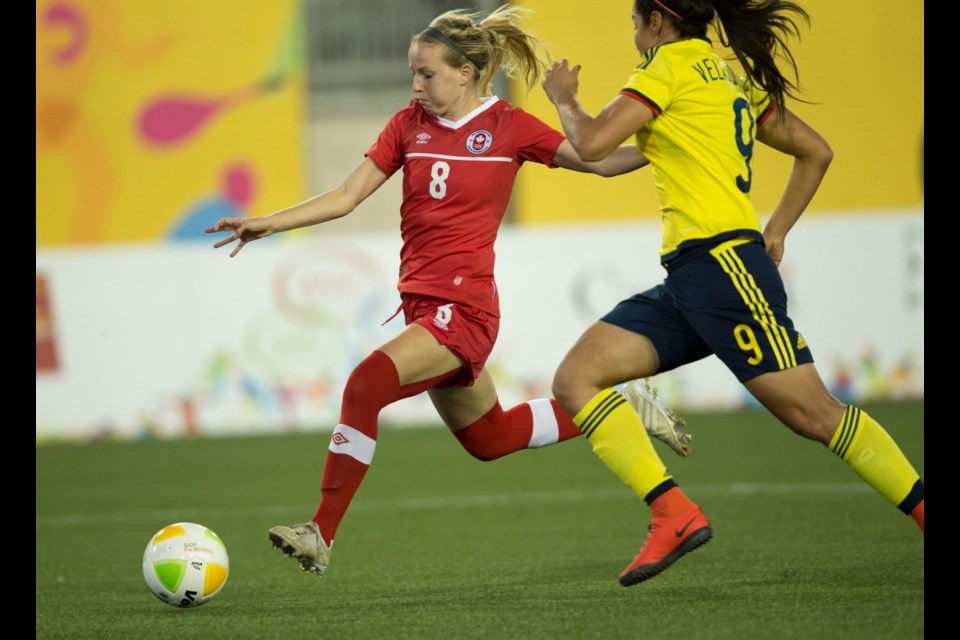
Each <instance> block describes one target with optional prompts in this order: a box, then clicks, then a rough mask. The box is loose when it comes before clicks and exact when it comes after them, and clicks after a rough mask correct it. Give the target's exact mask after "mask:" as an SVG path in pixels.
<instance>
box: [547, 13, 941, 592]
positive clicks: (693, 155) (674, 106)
mask: <svg viewBox="0 0 960 640" xmlns="http://www.w3.org/2000/svg"><path fill="white" fill-rule="evenodd" d="M715 18H716V19H717V20H718V22H719V26H720V27H722V33H723V36H722V39H723V41H724V44H728V45H729V46H730V48H731V49H732V50H733V52H734V53H735V55H736V57H737V59H738V60H739V62H740V64H741V65H742V67H743V69H744V70H745V76H743V77H741V76H739V75H738V74H737V73H735V72H734V71H733V69H731V68H730V67H729V66H728V65H727V64H726V63H725V62H724V61H723V60H722V59H721V58H720V57H718V56H717V55H716V54H715V53H714V50H713V45H712V43H711V41H710V40H709V39H708V38H707V27H708V25H710V24H711V23H713V21H714V19H715ZM797 18H799V19H802V20H807V19H808V15H807V13H806V12H805V11H804V10H803V9H802V8H800V7H799V6H797V5H796V4H794V3H793V2H787V1H785V0H713V1H712V2H711V1H710V0H633V23H634V41H635V44H636V47H637V50H638V51H639V52H640V54H641V55H642V61H641V63H640V65H639V66H637V67H636V69H634V71H633V73H632V74H631V75H630V77H629V78H628V80H627V83H626V85H625V86H624V87H623V88H622V89H621V91H620V92H619V94H618V95H617V96H616V97H615V98H613V100H611V101H610V102H609V103H608V104H607V105H606V106H605V107H604V108H603V109H602V110H601V111H600V113H599V114H597V115H596V116H592V115H590V114H589V113H587V112H586V111H585V110H584V108H583V107H582V105H581V104H580V102H579V100H578V98H577V89H578V84H579V79H578V78H579V72H580V67H579V66H571V65H570V63H569V62H568V61H567V60H565V59H564V60H561V61H560V62H556V63H554V64H553V65H552V67H551V68H550V69H549V71H548V73H547V75H546V79H545V80H544V82H543V88H544V90H545V91H546V93H547V95H548V97H549V98H550V100H551V102H553V104H554V106H555V107H556V109H557V111H558V113H559V116H560V120H561V123H562V125H563V130H564V133H565V134H566V135H567V139H568V140H569V141H570V143H571V144H572V145H573V147H574V149H576V151H577V152H578V153H579V154H580V156H581V158H583V159H584V160H585V161H597V160H601V159H603V158H605V157H606V156H607V155H609V154H610V153H612V152H613V151H614V150H615V149H616V148H617V146H618V145H620V143H622V142H623V141H625V140H627V139H628V138H630V137H631V136H633V137H635V139H636V144H637V146H638V147H639V149H640V150H641V151H642V152H643V154H644V156H646V157H647V158H648V159H649V160H650V164H651V167H652V169H653V173H654V181H655V184H656V188H657V192H658V194H659V198H660V210H661V215H662V220H663V222H662V235H663V242H662V246H661V249H660V257H661V263H662V265H663V267H664V268H665V270H666V274H667V275H666V278H665V279H664V281H663V283H662V284H660V285H658V286H656V287H654V288H652V289H649V290H647V291H644V292H642V293H638V294H637V295H635V296H633V297H631V298H628V299H627V300H624V301H622V302H621V303H619V304H618V305H617V306H616V307H615V308H614V309H613V310H612V311H610V312H609V313H608V314H607V315H605V316H604V317H603V318H601V319H600V320H599V321H598V322H596V323H594V324H593V325H592V326H591V327H589V328H588V329H587V330H586V331H585V332H584V334H583V335H582V336H581V337H580V339H579V340H578V341H577V343H576V344H575V345H574V346H573V347H572V348H571V350H570V352H569V353H568V354H567V355H566V357H565V358H564V360H563V362H562V363H561V364H560V367H559V368H558V370H557V372H556V375H555V378H554V383H553V391H554V394H555V396H556V398H557V400H559V402H560V404H561V405H562V406H563V407H564V408H565V409H566V410H567V411H568V412H569V413H570V415H572V416H574V422H575V423H576V424H577V425H578V426H579V427H580V429H581V431H583V433H584V435H585V436H586V437H587V438H588V440H589V441H590V443H591V445H592V446H593V449H594V451H595V453H596V454H597V455H598V456H599V457H600V459H601V460H602V461H603V462H604V463H605V464H606V465H607V466H608V467H609V468H610V469H611V470H612V471H613V472H614V473H615V474H616V475H617V476H619V477H620V479H621V480H623V481H624V482H625V483H626V484H627V485H628V486H630V487H631V488H632V489H633V490H634V491H635V492H636V493H637V494H638V495H639V496H640V497H641V498H643V499H644V500H645V501H646V503H647V504H648V505H649V506H650V508H651V511H652V521H651V525H650V527H649V531H648V533H647V537H646V540H645V542H644V544H643V546H642V547H641V549H640V552H639V553H638V555H637V556H636V558H635V559H634V560H633V562H631V563H630V564H629V565H628V566H627V567H626V568H625V569H624V570H623V572H622V573H621V575H620V583H621V584H623V585H624V586H629V585H633V584H637V583H639V582H642V581H644V580H647V579H649V578H652V577H653V576H656V575H658V574H659V573H660V572H662V571H663V570H664V569H666V568H667V567H669V566H670V565H671V564H672V563H673V562H674V561H676V560H677V559H678V558H680V557H681V556H683V555H684V554H686V553H688V552H690V551H692V550H693V549H696V548H697V547H699V546H701V545H703V544H704V543H706V542H707V541H709V540H710V538H711V537H712V536H713V532H712V529H711V527H710V522H709V520H708V519H707V518H706V516H705V515H704V514H703V512H702V511H701V510H700V507H699V506H698V505H696V504H695V503H694V502H692V501H691V500H690V499H689V498H688V497H687V496H686V495H685V494H684V493H683V491H682V490H681V489H680V487H679V486H678V485H677V483H676V482H675V481H674V480H673V478H672V477H671V476H670V474H669V473H668V472H667V470H666V468H665V467H664V465H663V463H662V462H661V461H660V459H659V457H658V456H657V454H656V452H655V450H654V449H653V447H652V446H651V443H650V440H649V437H648V436H647V434H646V433H645V431H644V428H643V425H642V424H641V423H640V421H639V419H638V417H637V414H636V413H635V412H634V411H632V410H631V409H630V407H629V405H628V404H627V402H626V400H625V398H624V397H623V396H622V395H621V394H620V393H619V392H618V391H616V390H615V389H614V387H615V385H617V384H619V383H622V382H624V381H627V380H631V379H634V378H645V377H648V376H652V375H654V374H657V373H660V372H663V371H669V370H671V369H675V368H677V367H679V366H682V365H685V364H687V363H690V362H693V361H696V360H699V359H701V358H705V357H707V356H709V355H711V354H713V355H716V356H717V357H718V358H720V360H721V361H723V363H724V364H725V365H726V366H727V367H728V368H729V369H730V371H731V372H732V373H733V374H734V375H736V376H737V379H738V380H739V381H740V382H741V383H742V384H743V385H744V386H745V387H746V388H747V390H749V392H750V393H751V394H752V395H753V396H754V397H756V398H757V399H758V400H759V401H760V402H761V403H762V404H763V405H764V406H765V407H766V408H767V409H768V410H769V411H770V412H771V413H773V415H775V416H776V417H777V418H778V419H779V420H780V421H781V422H782V423H783V424H785V425H786V426H787V427H789V428H790V429H792V430H793V431H794V432H795V433H797V434H798V435H800V436H803V437H805V438H810V439H812V440H818V441H820V442H822V443H823V444H824V445H826V446H828V447H829V448H830V450H831V451H833V452H834V453H836V454H837V455H838V456H839V457H840V458H842V459H843V460H844V461H845V462H847V463H849V464H850V465H851V466H852V467H853V469H854V471H855V472H856V473H857V474H859V475H860V477H861V478H863V480H864V481H866V482H867V483H868V484H869V485H870V486H871V487H873V488H874V489H875V490H876V491H877V492H879V493H880V494H881V495H882V496H883V497H884V498H886V499H887V500H888V501H890V502H891V503H892V504H894V505H896V506H897V507H898V508H899V509H900V510H901V511H903V512H904V513H907V514H909V515H911V516H912V517H913V519H914V520H915V521H916V523H917V525H918V526H919V527H920V530H921V532H922V531H923V498H924V495H923V481H922V480H921V478H920V477H919V476H918V474H917V472H916V471H915V470H914V468H913V467H912V466H911V464H910V463H909V462H908V461H907V459H906V458H905V456H904V455H903V453H902V452H901V451H900V449H899V447H898V446H897V445H896V443H895V442H894V441H893V439H892V438H891V437H890V436H889V435H888V434H887V432H886V431H885V430H884V429H883V427H881V426H880V425H879V424H878V423H877V422H876V421H875V420H873V419H872V418H871V417H870V416H869V415H867V413H866V412H865V411H863V410H861V409H859V408H857V407H855V406H847V405H844V404H843V403H841V402H840V401H839V400H837V399H836V398H834V397H833V396H832V395H831V394H830V392H829V391H828V390H827V387H826V386H825V385H824V383H823V381H822V379H821V378H820V375H819V374H818V373H817V369H816V368H815V366H814V364H813V356H812V355H811V353H810V348H809V347H808V346H807V344H806V342H805V341H804V340H803V338H802V337H801V335H800V333H798V331H797V330H796V329H795V328H794V326H793V322H792V321H791V319H790V317H789V316H788V315H787V296H786V293H785V291H784V286H783V281H782V280H781V278H780V275H779V272H778V266H779V264H780V259H781V257H782V256H783V251H784V240H785V238H786V235H787V232H788V231H790V229H791V228H792V227H793V225H794V224H795V223H796V222H797V219H798V218H799V217H800V215H801V214H802V213H803V211H804V209H805V208H806V207H807V204H808V203H809V202H810V200H811V198H813V196H814V194H815V193H816V191H817V188H818V187H819V185H820V182H821V180H822V178H823V176H824V174H825V172H826V170H827V167H828V166H829V164H830V162H831V160H832V158H833V151H832V150H831V148H830V146H829V145H828V144H827V142H826V141H825V140H824V139H823V138H822V137H821V136H820V135H819V134H818V133H817V132H816V131H815V130H814V129H812V128H811V127H810V126H809V125H807V124H806V123H805V122H803V121H802V120H801V119H800V118H799V117H797V115H796V114H794V113H793V112H792V111H791V110H790V109H788V108H787V107H786V105H785V98H786V97H787V96H788V95H792V93H793V91H794V90H795V88H796V87H795V85H794V84H793V83H791V82H790V81H789V80H787V79H786V78H785V77H784V76H783V75H782V74H781V72H780V70H779V69H778V68H777V65H776V64H775V57H776V55H777V54H778V53H780V54H782V55H783V56H784V57H785V58H786V59H787V60H788V61H789V62H790V63H791V64H792V62H793V58H792V56H791V55H790V52H789V50H788V48H787V46H786V43H785V37H786V36H788V35H790V34H791V33H796V32H797V24H796V19H797ZM755 141H759V142H762V143H764V144H766V145H769V146H771V147H773V148H774V149H777V150H778V151H781V152H783V153H785V154H788V155H790V156H793V158H794V164H793V170H792V173H791V175H790V178H789V180H788V182H787V185H786V187H785V189H784V192H783V195H782V197H781V200H780V202H779V203H778V205H777V207H776V208H775V210H774V211H773V213H772V215H771V217H770V219H769V222H768V223H767V224H766V226H765V227H764V228H762V229H761V224H760V219H759V216H758V215H757V213H756V211H755V209H754V207H753V206H752V205H751V203H750V199H749V198H750V186H751V179H752V166H751V161H752V158H753V149H754V143H755Z"/></svg>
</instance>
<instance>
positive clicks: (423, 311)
mask: <svg viewBox="0 0 960 640" xmlns="http://www.w3.org/2000/svg"><path fill="white" fill-rule="evenodd" d="M401 299H402V300H403V302H402V304H401V305H400V309H401V310H402V311H403V318H404V321H405V322H406V324H408V325H409V324H413V323H416V324H419V325H420V326H421V327H423V328H424V329H426V330H427V331H429V332H430V333H432V334H433V336H434V337H435V338H436V339H437V342H439V343H440V344H442V345H443V346H445V347H446V348H447V349H449V350H450V351H451V352H453V354H454V355H456V356H457V357H458V358H460V359H461V360H463V361H464V362H465V363H466V364H465V365H464V367H463V369H462V370H461V371H460V372H459V373H455V374H453V375H452V376H450V377H449V378H447V379H446V380H444V381H443V382H441V383H440V384H438V385H437V388H440V389H442V388H444V387H469V386H472V385H473V382H474V380H476V379H477V376H479V375H480V372H481V371H483V367H484V365H486V363H487V358H489V357H490V352H492V351H493V345H494V344H495V343H496V341H497V334H498V333H499V332H500V318H497V317H496V316H493V315H490V314H489V313H487V312H486V311H481V310H480V309H477V308H476V307H471V306H469V305H465V304H460V303H458V302H449V301H447V300H443V299H441V298H431V297H429V296H422V295H417V294H409V293H408V294H403V295H401Z"/></svg>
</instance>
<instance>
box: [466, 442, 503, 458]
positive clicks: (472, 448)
mask: <svg viewBox="0 0 960 640" xmlns="http://www.w3.org/2000/svg"><path fill="white" fill-rule="evenodd" d="M461 444H463V448H464V449H465V450H466V452H467V453H469V454H470V455H471V456H473V457H474V458H475V459H477V460H479V461H480V462H490V461H492V460H496V459H497V458H502V457H503V456H504V452H502V451H497V450H496V449H492V448H490V447H488V446H483V445H477V444H475V443H466V442H464V443H461Z"/></svg>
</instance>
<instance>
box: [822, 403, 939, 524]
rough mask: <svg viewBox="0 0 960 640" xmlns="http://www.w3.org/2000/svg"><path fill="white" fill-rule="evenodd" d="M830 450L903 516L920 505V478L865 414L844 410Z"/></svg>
mask: <svg viewBox="0 0 960 640" xmlns="http://www.w3.org/2000/svg"><path fill="white" fill-rule="evenodd" d="M830 450H831V451H833V452H834V453H835V454H837V455H838V456H840V457H841V458H842V459H843V460H844V461H846V462H848V463H849V464H850V466H851V467H853V470H854V471H856V472H857V474H858V475H859V476H860V477H861V478H863V479H864V480H865V481H866V482H867V484H869V485H870V486H871V487H873V488H874V489H876V490H877V492H878V493H880V495H882V496H883V497H884V498H886V499H887V500H889V501H890V502H891V503H892V504H894V505H896V506H897V508H899V509H900V510H901V511H903V512H904V513H906V514H909V513H910V512H911V511H912V510H913V509H914V507H916V506H917V505H918V504H920V502H922V501H923V481H922V480H921V479H920V476H919V475H918V474H917V472H916V471H914V469H913V466H911V465H910V463H909V462H908V461H907V458H906V456H904V455H903V452H902V451H900V447H898V446H897V443H896V442H894V441H893V438H891V437H890V435H889V434H888V433H887V432H886V431H885V430H884V428H883V427H881V426H880V425H879V424H878V423H877V422H876V420H874V419H873V418H871V417H870V416H869V415H867V412H866V411H862V410H860V409H858V408H857V407H854V406H852V405H851V406H848V407H847V410H846V411H845V412H844V413H843V419H842V420H841V421H840V426H839V427H838V428H837V432H836V433H835V434H834V435H833V439H832V440H831V441H830Z"/></svg>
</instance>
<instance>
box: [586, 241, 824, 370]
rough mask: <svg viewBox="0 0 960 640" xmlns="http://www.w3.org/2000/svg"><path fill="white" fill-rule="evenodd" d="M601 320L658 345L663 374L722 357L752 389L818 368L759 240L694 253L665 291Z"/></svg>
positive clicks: (640, 297) (651, 292) (670, 274)
mask: <svg viewBox="0 0 960 640" xmlns="http://www.w3.org/2000/svg"><path fill="white" fill-rule="evenodd" d="M601 320H603V321H604V322H609V323H610V324H613V325H616V326H618V327H622V328H624V329H627V330H628V331H633V332H634V333H639V334H642V335H645V336H647V337H648V338H650V340H651V341H653V345H654V346H655V347H656V349H657V353H658V354H659V356H660V370H659V371H658V373H660V372H663V371H670V370H671V369H676V368H677V367H679V366H682V365H685V364H688V363H690V362H694V361H696V360H700V359H701V358H705V357H707V356H709V355H711V354H716V356H717V357H718V358H720V360H722V361H723V363H724V364H725V365H727V368H729V369H730V371H732V372H733V373H734V375H736V376H737V379H738V380H739V381H740V382H746V381H748V380H750V379H752V378H755V377H756V376H758V375H760V374H762V373H767V372H769V371H781V370H783V369H789V368H791V367H795V366H797V365H800V364H807V363H810V362H813V354H812V353H810V349H809V348H808V347H807V344H806V342H805V341H804V339H803V337H802V336H801V335H800V334H799V333H797V331H796V329H794V327H793V321H792V320H790V318H789V317H788V316H787V293H786V290H785V289H784V286H783V280H782V279H781V278H780V272H779V271H778V270H777V266H776V264H774V262H773V260H772V259H771V258H770V255H769V254H768V253H767V251H766V249H764V247H763V245H762V244H760V243H759V242H756V241H753V240H750V241H746V240H733V241H729V242H724V243H722V244H719V245H716V246H714V247H706V248H703V247H701V248H697V249H694V250H691V253H690V254H689V255H682V256H681V258H680V260H679V261H675V262H673V263H672V264H671V266H670V267H669V268H668V269H667V277H666V279H665V280H664V281H663V283H662V284H660V285H657V286H656V287H654V288H653V289H648V290H647V291H644V292H643V293H638V294H637V295H635V296H633V297H631V298H628V299H626V300H624V301H623V302H620V303H619V304H618V305H617V306H616V307H614V309H613V310H612V311H611V312H610V313H608V314H607V315H605V316H604V317H603V318H601Z"/></svg>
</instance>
